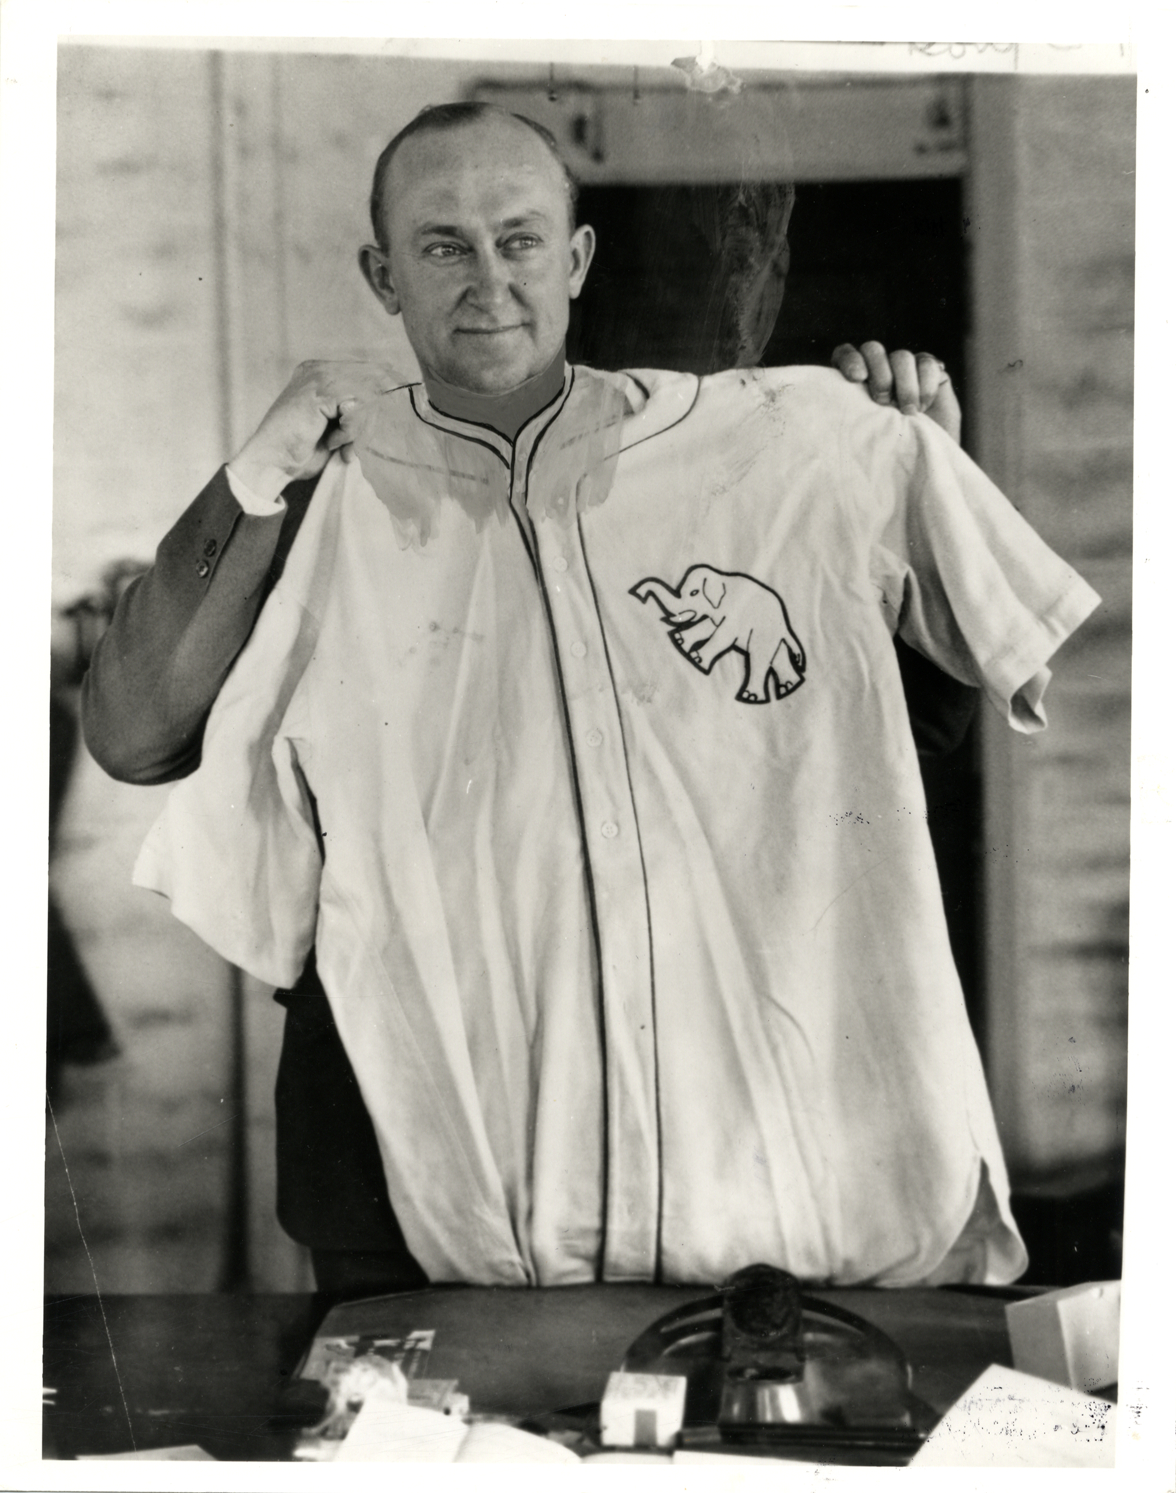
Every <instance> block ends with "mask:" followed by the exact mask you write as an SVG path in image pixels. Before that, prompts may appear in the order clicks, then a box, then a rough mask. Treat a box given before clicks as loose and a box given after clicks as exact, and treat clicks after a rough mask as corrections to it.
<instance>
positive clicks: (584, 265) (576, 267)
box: [568, 223, 596, 301]
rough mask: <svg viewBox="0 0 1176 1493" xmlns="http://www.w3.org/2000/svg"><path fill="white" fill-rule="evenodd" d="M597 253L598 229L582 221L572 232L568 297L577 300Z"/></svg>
mask: <svg viewBox="0 0 1176 1493" xmlns="http://www.w3.org/2000/svg"><path fill="white" fill-rule="evenodd" d="M595 253H596V230H595V229H594V228H591V227H590V226H589V225H588V224H587V223H581V224H580V226H579V228H577V229H576V230H575V232H574V233H573V234H572V239H571V271H570V273H569V275H568V297H569V299H571V300H573V301H574V300H575V299H576V297H577V296H578V295H579V294H580V291H581V290H582V289H583V288H584V281H585V279H586V278H587V275H588V266H589V265H590V264H591V263H592V256H593V254H595Z"/></svg>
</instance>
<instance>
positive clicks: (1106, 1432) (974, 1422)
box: [911, 1364, 1115, 1467]
mask: <svg viewBox="0 0 1176 1493" xmlns="http://www.w3.org/2000/svg"><path fill="white" fill-rule="evenodd" d="M911 1465H912V1467H1113V1466H1114V1465H1115V1407H1114V1406H1113V1405H1111V1404H1108V1403H1107V1401H1106V1400H1097V1399H1094V1398H1092V1397H1091V1396H1090V1395H1084V1394H1082V1393H1080V1392H1079V1391H1078V1390H1075V1389H1067V1388H1064V1387H1063V1386H1062V1385H1060V1384H1051V1383H1049V1381H1048V1380H1045V1379H1037V1378H1034V1377H1033V1375H1031V1374H1021V1373H1018V1372H1017V1370H1016V1369H1003V1368H999V1367H998V1366H997V1365H996V1364H991V1365H990V1366H989V1367H988V1368H986V1369H985V1370H984V1372H983V1373H982V1374H981V1375H980V1377H979V1379H977V1380H976V1382H975V1383H974V1384H973V1385H972V1386H971V1387H970V1388H969V1389H966V1390H965V1391H964V1393H963V1394H962V1395H961V1396H960V1398H959V1399H958V1400H957V1401H956V1402H955V1404H954V1405H953V1406H952V1407H951V1409H950V1410H949V1411H948V1412H947V1414H946V1415H945V1416H944V1417H943V1419H942V1420H941V1421H940V1422H939V1424H938V1425H937V1426H936V1427H935V1429H934V1431H932V1433H931V1435H930V1436H929V1437H928V1438H927V1441H926V1442H925V1444H924V1445H923V1447H922V1448H921V1449H920V1451H918V1452H917V1453H916V1455H915V1457H914V1459H913V1461H912V1463H911Z"/></svg>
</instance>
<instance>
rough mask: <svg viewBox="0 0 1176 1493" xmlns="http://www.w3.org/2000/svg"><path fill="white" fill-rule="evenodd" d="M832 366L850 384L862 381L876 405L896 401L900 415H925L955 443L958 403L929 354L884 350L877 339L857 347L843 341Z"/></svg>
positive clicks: (940, 367)
mask: <svg viewBox="0 0 1176 1493" xmlns="http://www.w3.org/2000/svg"><path fill="white" fill-rule="evenodd" d="M833 366H834V367H835V368H836V369H837V370H838V371H839V372H840V373H841V375H842V376H843V377H844V378H847V379H849V381H850V382H851V383H854V384H865V385H866V387H867V389H868V390H869V393H870V396H871V398H873V399H875V400H877V402H878V403H879V404H896V405H897V406H898V407H899V409H900V410H901V411H902V412H903V414H904V415H914V414H919V413H922V414H924V415H929V416H930V418H931V419H932V420H934V421H935V423H936V424H937V425H940V426H942V427H943V429H944V430H946V431H947V433H948V435H949V436H951V438H952V440H953V441H956V442H957V443H958V441H959V438H960V426H961V424H962V423H963V422H962V417H961V415H960V402H959V400H958V399H957V398H956V395H955V390H954V389H953V388H952V385H951V374H950V373H948V371H947V369H946V368H945V367H944V366H943V364H942V363H941V362H940V361H939V359H938V358H937V357H935V356H934V355H933V354H932V353H918V354H915V353H910V352H906V351H905V350H903V351H900V352H893V353H887V351H886V349H885V348H884V347H883V346H882V344H881V343H880V342H863V343H862V345H861V347H860V348H857V347H854V345H853V343H852V342H843V343H842V344H841V346H840V347H839V348H837V350H836V351H835V352H834V354H833Z"/></svg>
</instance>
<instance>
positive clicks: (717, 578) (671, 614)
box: [629, 565, 805, 705]
mask: <svg viewBox="0 0 1176 1493" xmlns="http://www.w3.org/2000/svg"><path fill="white" fill-rule="evenodd" d="M629 595H630V596H635V597H636V598H637V600H638V601H640V602H642V603H644V602H647V601H649V600H650V599H651V598H652V599H653V600H654V601H656V602H657V604H658V606H659V607H660V608H661V612H662V620H663V621H664V622H665V623H666V624H667V625H668V627H669V628H670V641H671V642H672V643H673V644H674V646H675V647H676V648H677V649H678V651H679V652H680V653H682V654H684V655H685V657H686V658H688V659H689V660H690V662H691V663H692V664H693V665H694V667H695V668H696V669H701V670H702V672H703V673H704V674H709V673H710V672H711V670H712V669H713V668H714V666H715V664H716V663H717V662H718V661H719V659H720V658H722V657H723V655H724V654H725V653H730V652H731V651H732V649H734V650H735V651H736V652H737V653H742V654H743V661H744V672H743V683H742V684H741V685H740V687H739V689H738V690H737V691H736V694H735V698H736V699H737V700H741V701H743V702H744V703H745V704H747V705H766V704H767V703H768V702H769V701H770V700H782V699H783V698H784V696H785V695H790V694H791V693H792V692H793V690H796V689H799V688H800V686H801V685H802V684H803V683H804V671H805V656H804V648H803V647H802V646H801V642H800V639H799V638H798V637H797V636H796V634H795V632H793V630H792V624H791V623H790V622H789V620H788V611H787V609H786V607H785V606H784V603H783V601H782V600H781V599H780V597H779V596H777V595H776V593H775V591H773V590H772V588H771V587H770V586H765V585H764V584H763V582H762V581H757V580H756V579H755V577H754V576H750V575H741V574H740V573H739V572H738V571H728V570H716V569H715V568H714V566H712V565H692V566H691V567H690V569H689V570H688V571H687V572H686V574H685V575H684V576H683V577H682V579H681V580H680V581H679V582H678V585H677V587H676V588H675V587H673V586H668V585H667V584H666V583H665V581H661V580H658V579H657V578H656V576H652V577H649V578H648V579H646V580H643V581H638V582H637V584H636V585H635V586H633V587H631V588H630V590H629Z"/></svg>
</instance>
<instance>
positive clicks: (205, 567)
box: [196, 560, 212, 580]
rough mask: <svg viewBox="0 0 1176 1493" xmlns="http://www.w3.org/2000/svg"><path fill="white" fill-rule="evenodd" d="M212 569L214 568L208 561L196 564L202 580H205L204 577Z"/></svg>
mask: <svg viewBox="0 0 1176 1493" xmlns="http://www.w3.org/2000/svg"><path fill="white" fill-rule="evenodd" d="M211 569H212V566H211V565H210V564H209V563H208V561H207V560H198V561H197V562H196V574H197V575H198V576H199V577H200V579H201V580H203V579H204V577H205V576H206V575H207V574H208V572H209V571H210V570H211Z"/></svg>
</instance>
